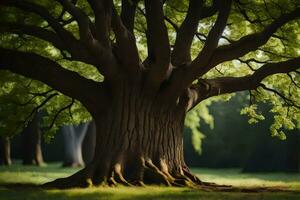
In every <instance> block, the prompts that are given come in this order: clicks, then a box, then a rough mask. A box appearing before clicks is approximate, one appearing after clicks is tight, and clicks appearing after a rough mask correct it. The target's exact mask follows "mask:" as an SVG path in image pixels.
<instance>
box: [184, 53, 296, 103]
mask: <svg viewBox="0 0 300 200" xmlns="http://www.w3.org/2000/svg"><path fill="white" fill-rule="evenodd" d="M299 68H300V57H299V58H294V59H290V60H287V61H283V62H278V63H268V64H265V65H263V66H262V67H260V68H259V69H258V70H256V71H255V72H254V73H253V74H252V75H248V76H243V77H222V78H215V79H207V80H203V79H202V80H199V82H198V83H197V84H194V85H192V86H191V90H193V91H192V93H193V96H192V98H191V103H190V106H189V109H191V108H192V107H194V106H195V105H197V104H198V103H199V102H201V101H202V100H204V99H206V98H209V97H212V96H217V95H220V94H225V93H233V92H238V91H244V90H253V89H256V88H257V87H258V86H260V84H261V81H262V80H263V79H264V78H266V77H267V76H270V75H274V74H278V73H289V72H292V71H295V70H297V69H299Z"/></svg>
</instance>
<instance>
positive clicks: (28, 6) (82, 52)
mask: <svg viewBox="0 0 300 200" xmlns="http://www.w3.org/2000/svg"><path fill="white" fill-rule="evenodd" d="M0 5H5V6H11V7H16V8H19V9H22V10H24V11H27V12H32V13H35V14H37V15H39V16H40V17H41V18H42V19H44V20H45V21H47V22H48V24H49V25H50V27H51V28H52V29H53V30H54V31H55V32H56V34H57V37H59V38H60V40H61V41H63V42H59V43H58V42H57V37H56V39H54V34H51V43H52V42H55V43H52V44H53V45H54V46H55V47H57V48H58V47H62V45H64V46H65V48H68V49H67V50H68V51H69V52H70V54H71V55H72V59H75V60H79V61H83V62H86V63H89V64H92V65H96V64H97V62H96V60H95V59H94V58H93V57H92V56H91V55H90V54H89V53H88V51H87V49H86V48H85V47H84V46H83V45H82V44H81V43H80V42H78V40H77V39H76V38H75V37H74V36H73V35H72V34H71V33H70V32H69V31H67V30H66V29H64V28H63V26H62V25H61V24H60V23H59V21H57V20H56V19H55V18H54V17H52V15H51V14H50V13H49V12H48V10H47V9H46V8H44V7H42V6H40V5H38V4H35V3H32V2H27V1H18V0H3V1H0ZM12 26H13V27H15V26H16V25H12ZM13 27H12V28H13ZM12 28H9V29H10V30H11V29H12ZM16 28H17V27H16ZM29 28H30V29H29ZM17 29H19V30H20V31H21V30H22V31H25V32H26V33H25V34H28V35H34V36H36V37H39V38H41V39H44V40H46V41H49V39H50V34H49V33H50V31H49V32H47V33H46V30H42V28H39V27H33V26H30V27H29V25H22V26H21V27H18V28H17ZM31 30H32V31H33V32H32V33H30V31H31ZM11 32H13V31H11ZM37 32H38V33H37ZM59 49H61V48H59Z"/></svg>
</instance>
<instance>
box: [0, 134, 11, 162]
mask: <svg viewBox="0 0 300 200" xmlns="http://www.w3.org/2000/svg"><path fill="white" fill-rule="evenodd" d="M11 163H12V162H11V157H10V139H9V138H8V137H4V136H1V137H0V165H11Z"/></svg>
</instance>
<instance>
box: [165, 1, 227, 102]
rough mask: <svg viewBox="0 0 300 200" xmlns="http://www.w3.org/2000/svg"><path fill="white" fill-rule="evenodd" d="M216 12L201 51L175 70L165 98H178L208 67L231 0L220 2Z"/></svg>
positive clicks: (224, 25)
mask: <svg viewBox="0 0 300 200" xmlns="http://www.w3.org/2000/svg"><path fill="white" fill-rule="evenodd" d="M218 10H219V14H218V17H217V20H216V22H215V24H214V26H213V27H212V29H211V30H210V32H209V34H208V36H207V38H206V42H205V44H204V47H203V49H202V51H201V52H200V53H199V55H198V56H197V58H196V59H195V60H194V61H193V62H192V63H191V64H188V65H185V66H184V67H181V68H177V69H176V70H175V71H174V72H173V75H172V77H171V80H170V84H169V86H168V87H167V88H166V90H167V91H166V96H171V98H172V99H176V98H178V97H179V96H180V94H181V93H182V92H183V91H184V90H185V89H186V88H187V87H188V86H189V85H191V83H192V82H193V81H194V80H195V79H197V77H199V74H200V72H201V71H202V70H203V68H204V67H205V66H207V65H208V63H209V61H210V60H211V57H212V55H213V53H214V51H215V49H216V48H217V46H218V42H219V39H220V38H221V36H222V33H223V31H224V29H225V27H226V24H227V19H228V17H229V13H230V10H231V0H226V1H225V0H224V1H221V2H220V4H218Z"/></svg>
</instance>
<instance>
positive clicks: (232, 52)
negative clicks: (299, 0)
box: [201, 7, 300, 74]
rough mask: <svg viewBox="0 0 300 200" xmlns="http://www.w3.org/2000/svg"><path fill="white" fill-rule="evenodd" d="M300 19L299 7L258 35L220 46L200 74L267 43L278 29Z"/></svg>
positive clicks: (254, 34)
mask: <svg viewBox="0 0 300 200" xmlns="http://www.w3.org/2000/svg"><path fill="white" fill-rule="evenodd" d="M299 17H300V7H298V8H296V9H295V10H294V11H292V12H290V13H287V14H283V15H281V16H280V17H279V18H278V19H276V20H275V21H273V22H272V23H271V24H269V25H268V26H266V27H265V28H264V30H263V31H261V32H260V33H253V34H250V35H247V36H244V37H242V38H241V39H240V40H238V41H235V42H232V43H231V44H229V45H224V46H220V47H219V48H217V50H216V51H215V53H214V56H213V58H212V61H211V63H210V64H209V65H208V67H207V68H206V69H205V70H202V73H201V74H204V73H206V72H207V71H208V70H209V69H211V68H212V67H214V66H216V65H218V64H219V63H222V62H225V61H228V60H232V59H234V58H238V57H241V56H243V55H245V54H247V53H249V52H250V51H254V50H256V49H258V47H260V46H262V45H264V44H265V43H267V41H268V40H269V38H270V37H271V36H272V35H273V34H274V33H275V32H276V31H277V29H278V28H280V27H281V26H283V25H285V24H286V23H288V22H290V21H292V20H294V19H296V18H299Z"/></svg>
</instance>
